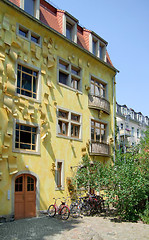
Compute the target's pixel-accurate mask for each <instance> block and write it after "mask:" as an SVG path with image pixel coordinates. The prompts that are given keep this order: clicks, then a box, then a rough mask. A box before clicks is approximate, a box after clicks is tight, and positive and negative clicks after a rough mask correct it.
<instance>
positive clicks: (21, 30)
mask: <svg viewBox="0 0 149 240" xmlns="http://www.w3.org/2000/svg"><path fill="white" fill-rule="evenodd" d="M18 35H20V36H21V37H23V38H25V39H27V40H28V41H31V42H34V43H36V44H37V45H41V37H40V36H39V35H38V34H37V33H34V32H32V31H31V30H29V29H27V28H25V27H24V26H22V25H18Z"/></svg>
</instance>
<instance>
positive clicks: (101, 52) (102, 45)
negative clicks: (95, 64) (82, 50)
mask: <svg viewBox="0 0 149 240" xmlns="http://www.w3.org/2000/svg"><path fill="white" fill-rule="evenodd" d="M104 49H105V45H104V44H102V43H100V45H99V57H100V59H102V60H104Z"/></svg>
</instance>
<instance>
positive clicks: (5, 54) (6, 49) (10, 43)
mask: <svg viewBox="0 0 149 240" xmlns="http://www.w3.org/2000/svg"><path fill="white" fill-rule="evenodd" d="M11 19H12V16H8V15H7V14H5V15H4V16H3V19H2V23H1V24H0V108H1V111H2V112H3V113H4V114H3V118H5V119H3V121H5V122H7V127H6V129H0V163H1V162H2V161H6V160H7V161H8V170H9V174H15V173H16V172H17V171H18V166H17V156H16V154H15V153H13V152H12V149H11V148H12V137H13V131H14V130H13V127H14V123H13V119H14V118H16V119H19V120H25V121H28V122H34V123H38V124H39V125H40V133H41V134H40V136H41V139H45V138H46V136H48V134H49V131H50V130H49V129H50V126H49V121H48V120H47V116H46V115H47V113H46V107H45V105H46V106H47V105H48V104H49V95H50V90H51V88H52V87H53V86H52V82H51V70H52V69H53V67H54V66H55V65H56V57H55V55H54V49H57V48H58V46H57V45H56V44H55V43H53V40H52V38H47V37H46V38H43V39H42V40H43V41H42V46H37V45H36V44H35V43H34V42H30V41H27V40H25V39H23V38H21V36H19V35H16V22H15V21H14V19H13V21H12V20H11ZM18 60H21V61H22V62H25V63H27V64H31V65H34V66H35V67H38V68H39V69H41V70H40V71H41V74H42V78H43V80H44V81H43V82H44V83H45V85H44V92H42V103H40V102H35V103H34V102H33V100H32V99H31V100H30V99H29V98H27V99H25V98H23V97H20V96H18V95H16V80H17V74H16V70H15V69H16V63H17V61H18ZM6 116H7V117H6ZM2 174H3V173H2V171H1V164H0V179H2Z"/></svg>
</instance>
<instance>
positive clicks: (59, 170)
mask: <svg viewBox="0 0 149 240" xmlns="http://www.w3.org/2000/svg"><path fill="white" fill-rule="evenodd" d="M61 186H62V162H58V163H57V187H61Z"/></svg>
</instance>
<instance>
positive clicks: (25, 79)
mask: <svg viewBox="0 0 149 240" xmlns="http://www.w3.org/2000/svg"><path fill="white" fill-rule="evenodd" d="M31 83H32V76H30V75H27V74H25V73H23V74H22V88H24V89H27V90H30V91H31V90H32V86H31Z"/></svg>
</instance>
